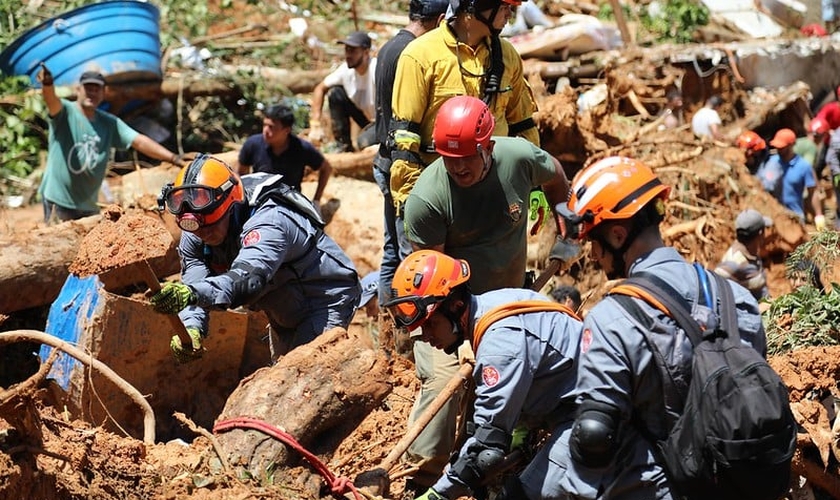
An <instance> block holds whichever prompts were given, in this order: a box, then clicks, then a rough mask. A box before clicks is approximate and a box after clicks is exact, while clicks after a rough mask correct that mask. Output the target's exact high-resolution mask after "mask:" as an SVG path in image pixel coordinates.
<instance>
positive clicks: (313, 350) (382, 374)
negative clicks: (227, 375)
mask: <svg viewBox="0 0 840 500" xmlns="http://www.w3.org/2000/svg"><path fill="white" fill-rule="evenodd" d="M389 379H390V377H389V372H388V361H387V359H386V358H385V355H384V353H383V352H382V351H379V350H375V349H374V348H373V347H372V346H371V345H370V343H369V342H367V341H365V340H363V339H362V338H360V337H358V336H356V335H354V334H351V333H348V332H347V331H346V330H344V329H342V328H335V329H332V330H329V331H327V332H325V333H323V334H322V335H321V336H320V337H318V338H317V339H315V340H314V341H313V342H311V343H309V344H306V345H303V346H300V347H298V348H296V349H294V350H292V351H291V352H290V353H289V354H287V355H286V356H284V357H283V358H281V359H280V361H279V362H278V363H277V364H276V365H274V366H272V367H270V368H263V369H261V370H258V371H257V372H256V373H254V375H253V376H251V377H249V378H247V379H245V380H243V381H242V383H240V385H239V387H238V388H237V389H236V390H235V391H234V392H233V394H231V396H230V398H228V401H227V404H226V405H225V408H224V410H223V411H222V413H221V415H220V416H219V418H218V420H217V422H221V421H225V420H228V419H233V418H237V417H246V416H247V417H252V418H257V419H260V420H263V421H265V422H267V423H268V424H271V425H273V426H275V427H278V428H281V429H283V430H284V431H285V432H287V433H289V434H291V435H292V436H293V437H294V438H295V439H296V440H297V441H298V442H299V443H300V444H301V445H303V446H304V447H306V448H309V445H311V444H313V443H317V442H319V441H322V439H321V438H319V436H323V435H325V433H327V432H328V431H330V430H332V429H334V428H341V429H344V432H347V431H349V430H351V429H353V428H354V427H355V425H356V424H358V422H359V421H361V419H363V418H364V417H365V416H366V415H367V414H368V413H370V411H371V410H373V409H374V408H375V407H377V406H378V405H379V404H380V403H381V402H382V401H383V400H384V399H385V396H387V395H388V394H389V393H390V391H391V388H392V387H391V384H390V383H389V382H388V380H389ZM218 440H219V442H220V444H221V446H222V448H223V449H224V450H225V451H226V452H227V454H228V460H229V462H230V463H231V464H239V465H240V466H244V467H245V468H246V469H247V470H248V471H250V473H251V474H253V475H254V477H263V476H264V475H265V473H266V472H270V471H271V470H273V469H274V468H280V467H285V466H288V465H290V464H291V462H292V461H293V460H297V458H298V457H296V456H290V454H289V452H288V450H287V449H286V446H285V445H283V444H282V443H280V442H279V441H276V440H274V439H272V438H270V437H268V436H266V435H265V434H262V433H261V432H258V431H254V430H241V429H235V430H231V431H229V432H225V433H223V434H220V435H219V436H218Z"/></svg>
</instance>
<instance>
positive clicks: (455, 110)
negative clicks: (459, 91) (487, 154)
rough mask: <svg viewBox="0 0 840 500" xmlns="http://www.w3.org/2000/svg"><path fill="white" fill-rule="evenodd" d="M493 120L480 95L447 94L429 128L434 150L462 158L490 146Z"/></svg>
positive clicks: (494, 124) (493, 125)
mask: <svg viewBox="0 0 840 500" xmlns="http://www.w3.org/2000/svg"><path fill="white" fill-rule="evenodd" d="M495 128H496V120H495V118H493V113H491V112H490V108H488V107H487V104H485V103H484V101H482V100H481V99H476V98H475V97H470V96H466V95H462V96H456V97H451V98H449V99H448V100H447V101H446V102H444V103H443V105H442V106H441V107H440V110H438V114H437V117H436V118H435V126H434V130H433V131H432V138H433V139H434V144H435V151H437V152H438V154H440V155H441V156H449V157H453V158H463V157H465V156H473V155H476V154H478V153H479V147H481V148H485V149H487V148H488V147H489V146H490V136H492V135H493V129H495Z"/></svg>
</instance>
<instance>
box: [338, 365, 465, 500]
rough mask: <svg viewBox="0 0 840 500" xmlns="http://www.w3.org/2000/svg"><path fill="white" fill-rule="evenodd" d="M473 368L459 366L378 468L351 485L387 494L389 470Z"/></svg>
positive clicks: (370, 492) (360, 476)
mask: <svg viewBox="0 0 840 500" xmlns="http://www.w3.org/2000/svg"><path fill="white" fill-rule="evenodd" d="M472 370H473V366H472V365H471V364H469V363H465V364H463V365H461V368H460V369H459V370H458V373H456V374H455V375H453V377H452V378H451V379H449V382H447V383H446V386H445V387H444V388H443V390H441V391H440V393H439V394H438V395H437V396H436V397H435V399H433V400H432V402H431V403H430V404H429V406H428V407H427V408H426V410H425V411H424V412H423V413H421V414H420V416H419V417H417V420H416V421H415V422H414V423H413V424H412V425H411V428H409V429H408V432H406V433H405V435H404V436H403V437H402V439H400V440H399V442H398V443H397V445H396V446H394V449H392V450H391V452H390V453H388V456H387V457H385V459H384V460H382V462H380V464H379V466H378V467H376V468H375V469H373V470H369V471H365V472H362V473H361V474H359V475H358V476H356V480H355V481H353V483H354V484H355V485H356V487H364V488H365V489H366V490H367V491H366V492H367V493H369V494H371V495H374V496H378V495H382V494H385V493H387V492H388V491H389V490H390V489H391V479H392V478H391V476H390V470H391V468H392V467H394V465H396V464H397V462H398V461H399V459H400V457H401V456H402V454H403V453H405V450H407V449H408V447H409V446H411V443H413V442H414V440H416V439H417V436H419V435H420V433H421V432H423V429H425V428H426V426H427V425H429V422H431V420H432V419H433V418H434V417H435V415H437V414H438V412H439V411H440V409H441V408H443V405H444V404H445V403H446V402H447V401H449V398H451V397H452V396H453V395H454V394H455V393H456V392H457V391H458V389H460V388H461V387H462V386H463V385H464V381H465V380H468V379H469V377H470V375H471V374H472Z"/></svg>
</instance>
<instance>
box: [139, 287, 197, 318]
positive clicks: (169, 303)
mask: <svg viewBox="0 0 840 500" xmlns="http://www.w3.org/2000/svg"><path fill="white" fill-rule="evenodd" d="M149 300H151V302H152V306H153V307H154V308H155V311H157V312H159V313H163V314H178V313H179V312H181V310H183V309H184V308H186V307H187V306H189V305H192V304H195V293H193V291H192V288H190V287H189V286H187V285H185V284H183V283H167V284H165V285H163V287H162V288H161V289H160V291H159V292H158V293H156V294H154V295H152V298H151V299H149Z"/></svg>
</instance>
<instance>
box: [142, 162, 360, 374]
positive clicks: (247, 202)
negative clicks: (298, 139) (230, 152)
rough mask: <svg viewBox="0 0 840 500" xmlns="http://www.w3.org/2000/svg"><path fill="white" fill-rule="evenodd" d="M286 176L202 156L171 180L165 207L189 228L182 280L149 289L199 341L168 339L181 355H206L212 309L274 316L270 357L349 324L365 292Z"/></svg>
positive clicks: (180, 357) (162, 201) (157, 302)
mask: <svg viewBox="0 0 840 500" xmlns="http://www.w3.org/2000/svg"><path fill="white" fill-rule="evenodd" d="M281 177H282V176H280V175H272V174H265V173H257V174H250V175H245V176H243V177H241V178H240V177H239V176H238V175H237V174H236V173H234V171H233V170H231V168H230V167H229V166H228V165H227V164H225V163H224V162H222V161H221V160H219V159H216V158H213V157H211V156H207V155H199V156H198V157H197V158H196V159H195V160H194V161H193V162H192V163H190V164H189V165H188V166H186V167H184V168H183V169H182V170H181V172H180V173H179V174H178V177H177V178H176V179H175V182H174V183H171V184H169V185H167V186H164V188H163V190H162V192H161V196H160V198H159V200H158V205H159V209H160V210H163V209H164V208H165V209H166V210H168V211H169V212H170V213H172V214H173V215H174V216H175V218H176V221H177V223H178V226H179V227H180V228H181V229H182V230H183V231H184V232H183V233H182V235H181V241H180V244H179V246H178V253H179V255H180V257H181V280H182V282H180V283H177V282H175V283H166V284H165V285H163V287H162V289H161V291H160V292H158V293H157V294H155V295H154V296H152V298H151V302H152V304H153V306H154V308H155V310H156V311H158V312H161V313H165V314H179V315H180V318H181V320H182V321H183V322H184V325H185V326H186V328H187V332H188V333H189V334H190V337H191V338H192V345H190V346H185V345H182V343H181V341H180V339H179V338H178V337H177V336H174V337H172V340H171V343H170V346H171V348H172V352H173V353H174V354H175V357H176V358H177V359H178V360H180V361H188V360H191V359H194V358H197V357H200V356H201V353H202V350H203V348H202V345H201V343H202V340H203V339H204V337H206V336H207V334H208V331H207V320H208V314H207V309H210V308H218V309H229V308H235V307H239V306H248V307H250V308H252V309H255V310H262V311H263V312H265V313H266V315H267V316H268V318H269V331H270V335H269V340H270V348H271V358H272V360H275V361H276V359H277V358H278V357H279V356H281V355H283V354H286V353H287V352H289V351H290V350H291V349H293V348H295V347H297V346H299V345H302V344H305V343H307V342H310V341H312V340H313V339H314V338H315V337H317V336H318V335H320V334H321V333H323V332H324V331H325V330H328V329H330V328H334V327H342V328H347V326H348V324H349V323H350V320H351V319H352V318H353V314H354V312H355V309H356V307H357V305H358V303H359V298H360V296H361V286H360V284H359V278H358V276H357V274H356V270H355V268H354V266H353V263H352V262H351V260H350V258H349V257H347V255H346V254H345V253H344V251H342V249H341V248H340V247H339V246H338V245H337V244H336V243H335V242H334V241H333V240H332V239H330V237H329V236H327V235H326V234H325V233H324V231H323V221H322V220H321V219H320V216H319V215H318V214H317V211H315V210H314V208H313V206H312V204H311V202H309V201H308V200H307V199H306V198H305V197H303V195H301V194H300V193H297V192H296V191H294V190H292V189H291V188H289V187H288V186H286V185H285V184H283V183H282V182H280V178H281Z"/></svg>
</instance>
